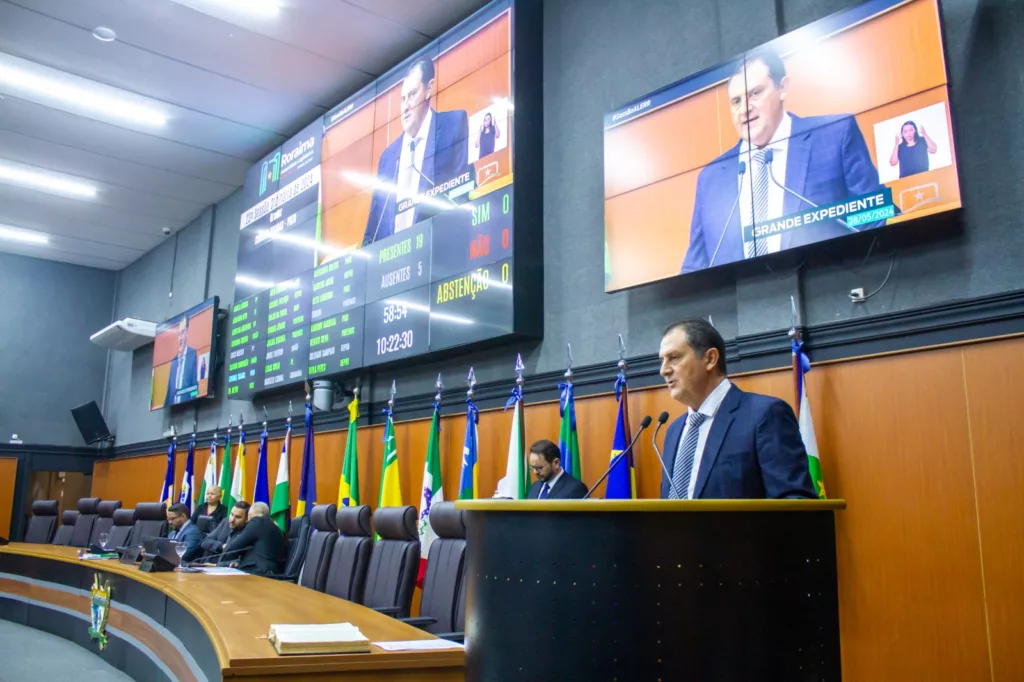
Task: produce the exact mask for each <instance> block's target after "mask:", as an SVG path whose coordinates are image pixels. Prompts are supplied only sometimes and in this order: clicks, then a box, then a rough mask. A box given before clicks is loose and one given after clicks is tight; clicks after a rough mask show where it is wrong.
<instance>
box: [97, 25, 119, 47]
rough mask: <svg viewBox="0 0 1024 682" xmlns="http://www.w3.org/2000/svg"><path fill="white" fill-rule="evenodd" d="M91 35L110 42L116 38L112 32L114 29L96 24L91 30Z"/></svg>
mask: <svg viewBox="0 0 1024 682" xmlns="http://www.w3.org/2000/svg"><path fill="white" fill-rule="evenodd" d="M92 37H93V38H95V39H96V40H102V41H103V42H105V43H112V42H114V41H115V40H117V34H116V33H114V29H112V28H107V27H106V26H97V27H96V28H94V29H93V30H92Z"/></svg>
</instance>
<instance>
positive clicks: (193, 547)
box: [167, 502, 202, 561]
mask: <svg viewBox="0 0 1024 682" xmlns="http://www.w3.org/2000/svg"><path fill="white" fill-rule="evenodd" d="M167 525H168V526H170V528H171V532H170V533H168V535H167V537H168V538H169V539H171V540H174V541H175V542H181V543H184V544H185V554H184V555H183V556H182V557H181V560H182V561H192V560H194V559H197V558H198V557H199V552H200V551H201V548H200V547H199V542H200V541H201V540H202V534H201V533H200V532H199V526H197V525H195V524H194V523H192V522H191V521H190V520H189V518H188V507H186V506H185V505H183V504H182V503H181V502H176V503H174V504H172V505H171V506H170V507H169V508H168V509H167Z"/></svg>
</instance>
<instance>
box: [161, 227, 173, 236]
mask: <svg viewBox="0 0 1024 682" xmlns="http://www.w3.org/2000/svg"><path fill="white" fill-rule="evenodd" d="M161 232H163V233H164V236H165V237H169V236H171V228H169V227H165V228H162V229H161Z"/></svg>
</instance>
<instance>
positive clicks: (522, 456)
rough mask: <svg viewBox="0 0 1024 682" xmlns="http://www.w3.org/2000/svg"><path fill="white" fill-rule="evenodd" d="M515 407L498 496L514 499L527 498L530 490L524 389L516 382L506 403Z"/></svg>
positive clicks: (507, 406)
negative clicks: (524, 415)
mask: <svg viewBox="0 0 1024 682" xmlns="http://www.w3.org/2000/svg"><path fill="white" fill-rule="evenodd" d="M509 407H512V408H514V409H513V412H512V432H511V434H510V435H509V441H508V461H507V463H506V465H505V477H504V478H502V479H501V480H500V481H498V492H497V493H496V495H497V497H508V498H511V499H513V500H525V499H526V496H527V494H528V493H529V492H530V474H529V469H528V466H527V463H526V443H525V441H526V420H525V419H524V418H523V390H522V386H520V385H519V384H516V387H515V388H514V389H512V397H511V398H510V399H509V401H508V403H507V404H506V405H505V409H506V410H507V409H508V408H509Z"/></svg>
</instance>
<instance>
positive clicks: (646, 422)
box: [582, 416, 668, 500]
mask: <svg viewBox="0 0 1024 682" xmlns="http://www.w3.org/2000/svg"><path fill="white" fill-rule="evenodd" d="M665 418H666V419H667V418H668V417H667V416H666V417H665ZM650 425H651V418H650V417H649V416H646V417H644V418H643V420H641V422H640V430H639V431H637V432H636V435H635V436H633V440H631V441H630V442H629V446H628V447H626V449H625V450H623V451H622V452H620V453H619V454H617V455H615V459H613V460H612V463H611V464H609V465H608V468H607V469H606V470H605V472H604V475H603V476H601V478H599V479H598V481H597V483H595V484H594V487H593V488H591V489H590V490H588V491H587V494H586V495H584V496H583V498H582V499H584V500H586V499H588V498H589V497H590V496H591V494H593V492H594V491H595V490H597V486H599V485H601V483H603V482H604V479H606V478H608V474H610V473H611V472H612V469H614V468H615V465H617V464H618V463H619V460H620V459H622V458H623V456H625V454H626V453H627V452H629V451H630V450H632V449H633V444H634V443H636V441H637V439H639V438H640V434H641V433H643V432H644V429H646V428H647V427H648V426H650Z"/></svg>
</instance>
